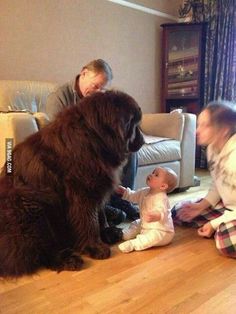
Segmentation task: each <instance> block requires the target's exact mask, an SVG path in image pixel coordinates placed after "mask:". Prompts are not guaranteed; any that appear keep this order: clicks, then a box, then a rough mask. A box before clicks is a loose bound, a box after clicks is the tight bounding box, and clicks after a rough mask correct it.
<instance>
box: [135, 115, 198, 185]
mask: <svg viewBox="0 0 236 314" xmlns="http://www.w3.org/2000/svg"><path fill="white" fill-rule="evenodd" d="M141 129H142V131H143V133H144V138H145V141H146V143H145V144H144V145H143V147H142V148H141V149H140V151H139V152H138V164H139V166H138V173H137V177H136V183H135V186H136V188H140V187H143V186H145V185H146V182H145V181H146V176H147V175H148V174H149V173H150V172H152V171H153V169H154V168H155V167H156V166H158V165H159V166H166V167H170V168H171V169H173V170H174V171H175V172H176V173H177V175H178V178H179V182H178V188H179V190H182V191H183V190H186V189H187V188H189V187H191V186H193V185H194V174H195V147H196V116H195V115H194V114H190V113H179V112H173V113H155V114H144V115H143V119H142V124H141ZM146 135H147V136H146Z"/></svg>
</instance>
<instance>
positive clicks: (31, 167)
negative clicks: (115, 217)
mask: <svg viewBox="0 0 236 314" xmlns="http://www.w3.org/2000/svg"><path fill="white" fill-rule="evenodd" d="M140 120H141V110H140V108H139V107H138V105H137V103H136V102H135V101H134V99H133V98H131V97H130V96H129V95H127V94H125V93H122V92H118V91H108V92H105V93H96V94H94V95H92V96H89V97H86V98H84V99H83V100H82V101H81V102H80V104H79V105H78V106H70V107H68V108H67V109H65V110H64V111H62V112H61V113H59V115H58V116H57V118H56V119H55V121H54V122H51V123H50V124H49V125H48V126H46V127H45V128H43V129H42V130H40V131H39V132H37V133H35V134H33V135H31V136H30V137H28V138H27V139H26V140H25V141H23V142H22V143H20V144H18V145H16V147H15V148H14V150H13V172H12V174H7V172H6V167H4V169H3V171H2V173H1V176H0V276H2V277H18V276H20V275H23V274H31V273H33V272H35V271H37V270H38V269H39V268H42V267H46V268H49V269H53V270H57V271H61V270H78V269H80V268H81V266H82V264H83V260H82V258H81V256H80V254H88V255H90V256H91V257H93V258H97V259H104V258H108V257H109V256H110V248H109V247H108V245H106V244H104V243H103V242H102V241H101V238H100V228H99V219H98V212H99V210H100V208H102V206H103V204H104V202H105V201H107V199H108V198H109V196H110V194H111V193H112V192H113V189H114V187H115V186H116V185H117V184H118V183H119V174H118V172H119V170H121V169H122V167H123V165H124V164H125V161H126V158H127V155H128V153H129V152H134V151H137V150H138V149H139V148H140V147H141V146H142V144H143V137H142V135H141V133H140V131H139V127H138V125H139V122H140Z"/></svg>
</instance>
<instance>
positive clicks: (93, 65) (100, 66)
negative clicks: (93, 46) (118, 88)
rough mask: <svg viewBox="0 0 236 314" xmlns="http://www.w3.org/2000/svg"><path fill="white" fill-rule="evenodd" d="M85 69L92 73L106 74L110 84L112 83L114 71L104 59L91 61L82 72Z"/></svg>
mask: <svg viewBox="0 0 236 314" xmlns="http://www.w3.org/2000/svg"><path fill="white" fill-rule="evenodd" d="M84 69H87V70H89V71H92V72H94V73H96V74H98V73H104V74H105V75H106V78H107V81H108V82H110V81H111V80H112V79H113V73H112V69H111V67H110V65H109V64H108V63H107V62H106V61H104V60H103V59H96V60H93V61H90V62H89V63H88V64H86V65H85V66H83V68H82V71H83V70H84Z"/></svg>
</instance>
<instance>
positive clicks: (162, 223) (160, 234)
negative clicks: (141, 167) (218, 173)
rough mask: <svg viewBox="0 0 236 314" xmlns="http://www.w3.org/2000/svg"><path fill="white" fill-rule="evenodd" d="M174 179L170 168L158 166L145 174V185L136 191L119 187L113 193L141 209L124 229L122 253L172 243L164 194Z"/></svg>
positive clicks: (172, 228)
mask: <svg viewBox="0 0 236 314" xmlns="http://www.w3.org/2000/svg"><path fill="white" fill-rule="evenodd" d="M177 181H178V179H177V175H176V173H175V172H174V171H173V170H171V169H170V168H162V167H157V168H155V169H154V171H153V172H152V173H151V174H149V175H148V176H147V179H146V183H147V185H148V187H146V188H142V189H139V190H137V191H132V190H130V189H129V188H124V187H123V186H119V187H118V189H117V190H116V192H117V193H118V194H120V195H121V196H122V198H123V199H125V200H127V201H129V202H133V203H137V204H138V205H139V208H140V219H138V220H135V221H133V222H132V223H131V224H130V226H129V227H128V228H126V229H124V230H123V239H124V240H126V241H125V242H123V243H121V244H120V245H119V249H120V250H121V251H122V252H125V253H128V252H131V251H134V250H135V251H141V250H145V249H148V248H150V247H153V246H163V245H167V244H168V243H170V242H171V240H172V239H173V237H174V226H173V221H172V217H171V210H170V204H169V200H168V197H167V193H170V192H171V191H173V190H174V189H175V188H176V186H177Z"/></svg>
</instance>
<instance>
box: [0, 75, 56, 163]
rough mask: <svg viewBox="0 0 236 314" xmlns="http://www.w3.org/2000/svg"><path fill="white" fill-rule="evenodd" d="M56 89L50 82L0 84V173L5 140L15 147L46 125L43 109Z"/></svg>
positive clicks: (1, 82)
mask: <svg viewBox="0 0 236 314" xmlns="http://www.w3.org/2000/svg"><path fill="white" fill-rule="evenodd" d="M55 87H56V84H54V83H49V82H38V81H11V80H0V130H1V131H0V169H1V168H2V166H3V165H4V163H5V160H6V139H8V138H10V139H13V145H16V144H17V143H19V142H21V141H23V140H24V139H25V138H26V137H27V136H29V135H30V134H32V133H34V132H37V131H38V130H39V129H40V128H41V127H43V126H44V125H45V124H47V123H48V122H49V120H48V118H47V115H46V114H45V113H44V107H45V104H46V99H47V96H48V94H49V93H50V92H52V91H53V90H54V88H55Z"/></svg>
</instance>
